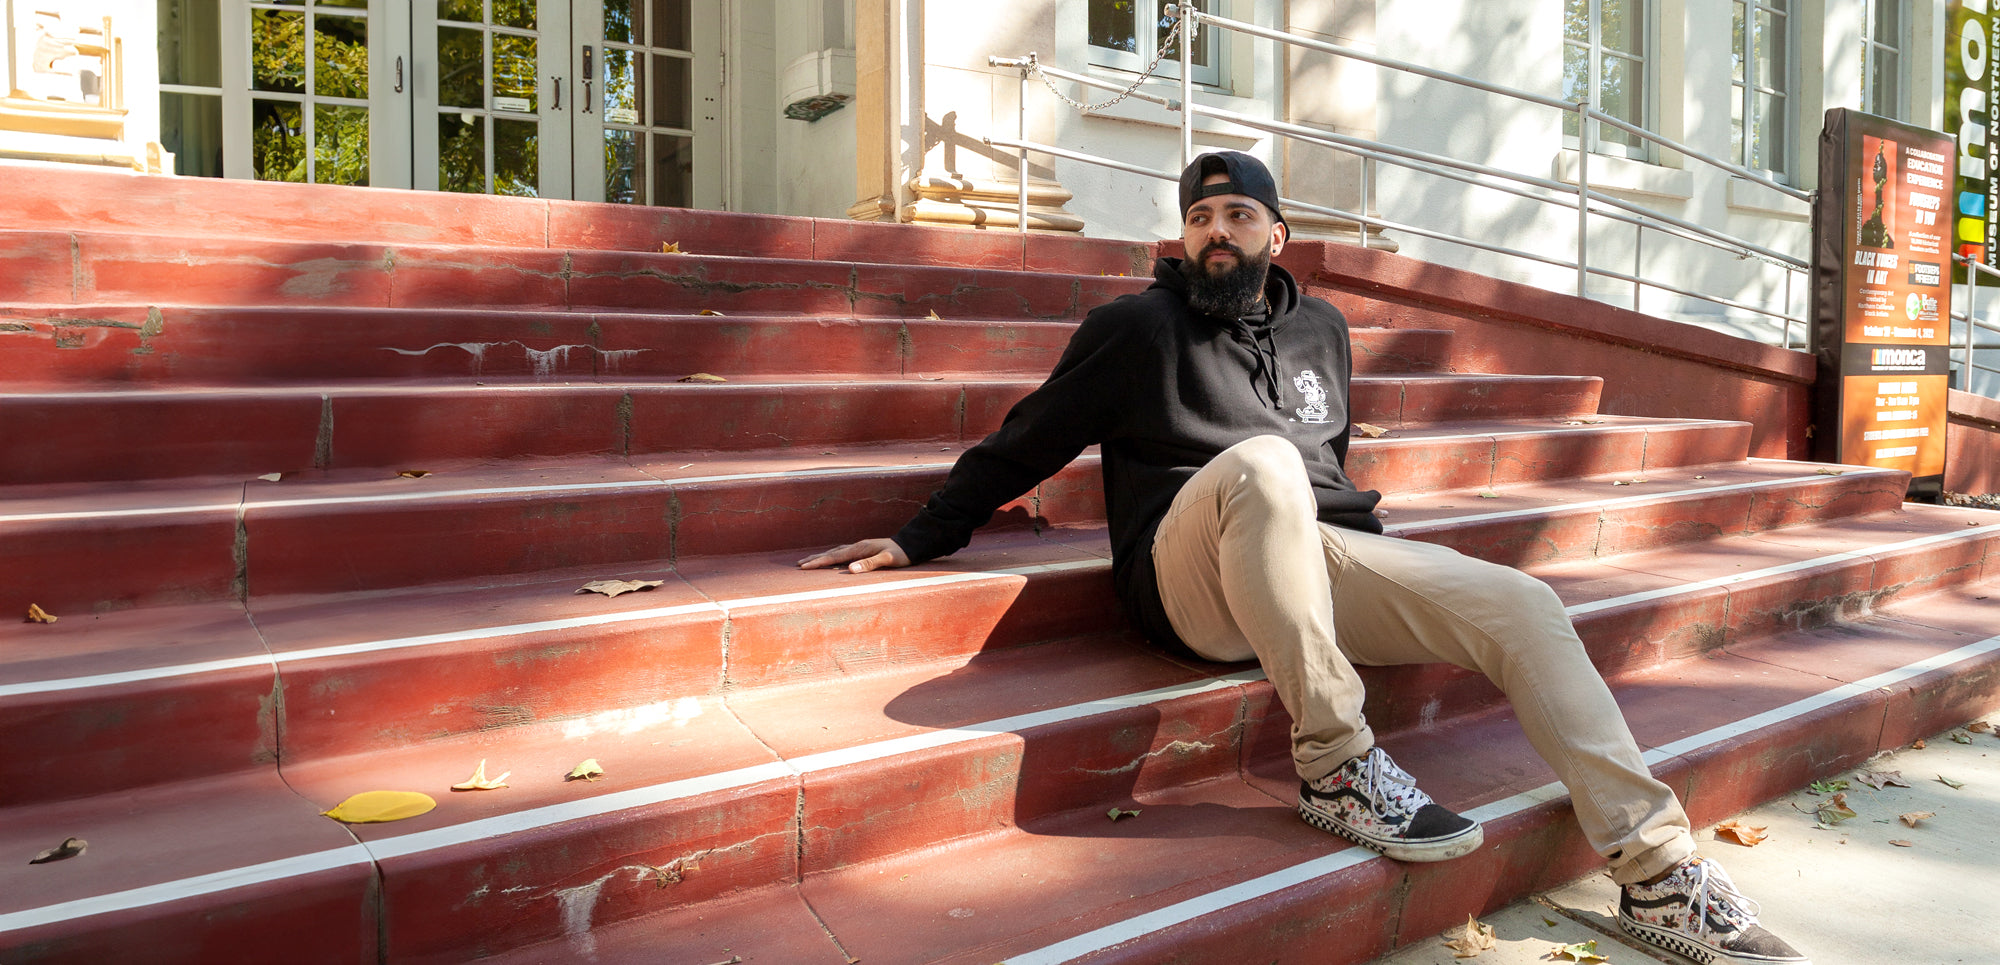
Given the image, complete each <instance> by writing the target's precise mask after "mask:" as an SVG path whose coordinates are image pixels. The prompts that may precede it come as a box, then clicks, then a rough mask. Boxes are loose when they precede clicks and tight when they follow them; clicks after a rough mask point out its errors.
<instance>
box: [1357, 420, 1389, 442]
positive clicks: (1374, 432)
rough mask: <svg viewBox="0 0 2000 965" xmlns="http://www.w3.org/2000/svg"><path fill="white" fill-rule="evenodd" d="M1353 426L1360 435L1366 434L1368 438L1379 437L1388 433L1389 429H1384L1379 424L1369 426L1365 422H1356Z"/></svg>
mask: <svg viewBox="0 0 2000 965" xmlns="http://www.w3.org/2000/svg"><path fill="white" fill-rule="evenodd" d="M1354 428H1355V430H1356V431H1358V432H1360V433H1361V434H1362V435H1364V436H1367V437H1368V438H1370V439H1380V438H1382V437H1383V436H1386V435H1388V434H1389V430H1387V429H1384V428H1382V427H1381V426H1371V425H1369V424H1368V423H1366V422H1357V423H1355V424H1354Z"/></svg>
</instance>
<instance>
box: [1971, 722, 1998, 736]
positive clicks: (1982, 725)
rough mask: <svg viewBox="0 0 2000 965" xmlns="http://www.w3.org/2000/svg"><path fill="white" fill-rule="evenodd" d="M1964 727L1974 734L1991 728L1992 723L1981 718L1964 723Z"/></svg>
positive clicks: (1982, 732)
mask: <svg viewBox="0 0 2000 965" xmlns="http://www.w3.org/2000/svg"><path fill="white" fill-rule="evenodd" d="M1965 729H1966V730H1969V731H1971V732H1973V733H1975V734H1984V733H1988V732H1990V731H1991V730H1993V725H1992V724H1990V723H1987V722H1986V721H1983V720H1975V721H1973V722H1972V723H1970V724H1967V725H1965Z"/></svg>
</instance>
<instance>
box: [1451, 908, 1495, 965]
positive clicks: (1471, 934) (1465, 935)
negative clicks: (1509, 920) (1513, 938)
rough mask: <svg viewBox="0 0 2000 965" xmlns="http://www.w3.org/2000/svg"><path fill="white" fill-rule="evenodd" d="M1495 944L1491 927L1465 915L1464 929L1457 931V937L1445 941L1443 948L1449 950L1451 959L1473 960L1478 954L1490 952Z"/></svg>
mask: <svg viewBox="0 0 2000 965" xmlns="http://www.w3.org/2000/svg"><path fill="white" fill-rule="evenodd" d="M1496 944H1497V943H1496V942H1494V940H1493V926H1492V925H1489V924H1486V923H1485V922H1483V921H1480V920H1478V919H1476V918H1474V917H1472V916H1471V915H1467V916H1465V927H1464V928H1462V929H1459V932H1458V937H1457V938H1451V939H1446V940H1445V943H1444V947H1446V948H1449V949H1451V957H1453V958H1474V957H1477V956H1478V955H1479V953H1480V952H1484V951H1491V950H1492V949H1493V948H1494V946H1495V945H1496Z"/></svg>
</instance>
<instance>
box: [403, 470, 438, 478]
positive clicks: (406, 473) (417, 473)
mask: <svg viewBox="0 0 2000 965" xmlns="http://www.w3.org/2000/svg"><path fill="white" fill-rule="evenodd" d="M430 474H431V471H430V470H428V469H405V470H403V471H402V472H399V473H397V474H396V475H398V476H401V477H402V478H404V479H422V478H424V477H425V476H428V475H430Z"/></svg>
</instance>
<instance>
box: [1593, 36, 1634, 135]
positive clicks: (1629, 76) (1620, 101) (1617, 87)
mask: <svg viewBox="0 0 2000 965" xmlns="http://www.w3.org/2000/svg"><path fill="white" fill-rule="evenodd" d="M1643 71H1644V68H1643V66H1642V65H1640V64H1638V63H1636V62H1634V61H1630V60H1626V59H1625V58H1623V57H1612V56H1609V55H1607V56H1605V58H1604V79H1603V81H1602V82H1601V87H1600V90H1599V97H1600V98H1601V100H1600V102H1599V105H1598V107H1599V109H1600V110H1602V111H1604V113H1606V114H1609V115H1611V116H1612V117H1616V118H1618V119H1619V120H1622V121H1626V122H1628V123H1631V124H1641V123H1643V121H1644V118H1643V117H1642V116H1641V114H1640V105H1642V104H1643V103H1645V102H1644V100H1642V97H1643V96H1644V94H1645V91H1644V90H1642V89H1641V80H1640V78H1641V76H1642V73H1643ZM1598 136H1599V138H1600V139H1602V140H1603V141H1604V142H1605V143H1607V144H1624V145H1627V146H1630V147H1638V146H1639V139H1638V138H1637V137H1636V136H1634V135H1632V134H1628V133H1626V132H1624V131H1621V130H1619V129H1618V128H1615V127H1610V126H1608V125H1600V126H1599V129H1598Z"/></svg>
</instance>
